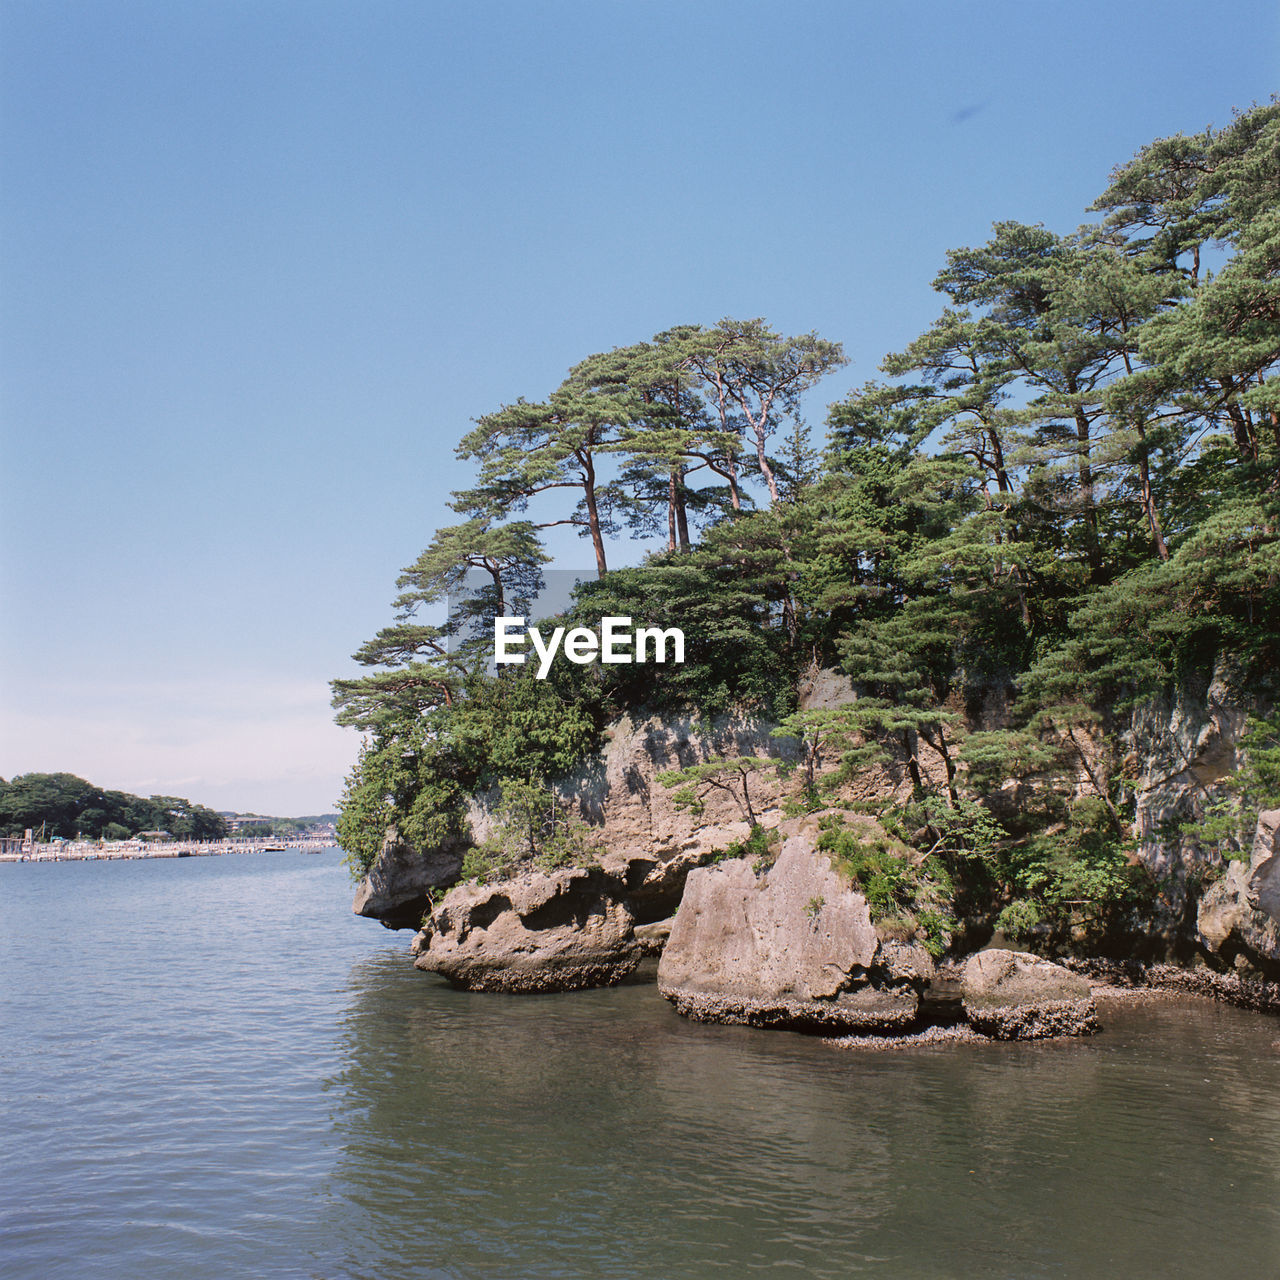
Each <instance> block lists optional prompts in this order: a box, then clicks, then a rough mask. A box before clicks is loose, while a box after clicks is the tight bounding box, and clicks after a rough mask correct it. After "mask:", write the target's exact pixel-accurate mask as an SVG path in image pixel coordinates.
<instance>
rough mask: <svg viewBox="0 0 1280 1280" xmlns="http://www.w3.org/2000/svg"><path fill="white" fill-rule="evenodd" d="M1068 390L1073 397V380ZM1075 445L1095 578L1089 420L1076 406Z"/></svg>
mask: <svg viewBox="0 0 1280 1280" xmlns="http://www.w3.org/2000/svg"><path fill="white" fill-rule="evenodd" d="M1068 390H1069V391H1071V393H1072V394H1073V395H1074V394H1075V390H1076V384H1075V380H1074V379H1072V380H1071V382H1069V383H1068ZM1075 420H1076V443H1077V444H1078V445H1079V454H1078V459H1079V460H1078V462H1077V466H1078V469H1079V475H1080V499H1081V501H1082V502H1083V504H1084V550H1085V557H1086V558H1087V559H1088V561H1089V573H1090V576H1091V577H1093V578H1095V579H1096V578H1097V577H1098V575H1099V574H1100V573H1101V572H1102V551H1101V548H1100V547H1099V545H1098V509H1097V506H1096V504H1095V501H1094V492H1093V466H1092V463H1091V461H1090V455H1089V446H1090V443H1091V442H1090V437H1089V418H1088V415H1087V414H1086V413H1085V411H1084V410H1083V409H1082V408H1080V406H1079V405H1077V406H1076V411H1075Z"/></svg>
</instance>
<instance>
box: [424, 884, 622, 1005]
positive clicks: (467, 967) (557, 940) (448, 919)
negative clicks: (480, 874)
mask: <svg viewBox="0 0 1280 1280" xmlns="http://www.w3.org/2000/svg"><path fill="white" fill-rule="evenodd" d="M622 894H623V885H622V884H621V883H620V882H619V881H618V880H617V878H616V877H614V876H611V875H609V874H608V873H607V872H606V871H604V870H603V869H602V868H600V867H589V868H585V869H583V868H570V869H565V870H561V871H552V872H545V871H527V872H525V873H523V874H522V875H520V876H517V877H515V878H513V879H511V880H503V881H499V882H498V883H496V884H489V885H480V884H476V883H474V882H471V883H468V884H464V885H459V886H458V887H457V888H455V889H452V890H451V891H450V892H449V893H448V894H447V895H446V896H445V898H444V900H443V901H442V902H441V903H440V905H439V906H438V907H437V908H436V910H435V913H434V915H433V917H432V919H431V920H430V921H429V922H428V923H427V925H426V926H425V927H424V928H423V929H422V931H421V932H420V933H419V934H418V935H417V937H415V938H414V940H413V946H412V952H413V954H414V956H415V957H416V959H415V960H414V964H415V965H417V967H418V968H419V969H423V970H426V971H427V972H430V973H438V974H440V975H442V976H443V977H445V978H447V979H448V980H449V981H450V982H451V983H453V984H454V985H455V986H458V987H465V988H467V989H469V990H472V991H512V992H527V991H574V990H578V989H580V988H583V987H605V986H611V985H612V984H614V983H616V982H621V981H622V979H623V978H625V977H626V976H627V974H629V973H630V972H631V971H632V969H634V968H635V967H636V965H638V964H639V963H640V958H641V947H640V944H639V943H638V942H637V941H636V937H635V933H634V925H635V918H634V916H632V914H631V912H630V911H628V910H627V908H626V907H625V906H624V905H623V904H622V901H621V898H622Z"/></svg>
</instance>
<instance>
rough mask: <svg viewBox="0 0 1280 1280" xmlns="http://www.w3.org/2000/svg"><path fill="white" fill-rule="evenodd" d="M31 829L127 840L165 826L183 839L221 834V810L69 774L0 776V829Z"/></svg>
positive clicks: (49, 833) (10, 831) (16, 833)
mask: <svg viewBox="0 0 1280 1280" xmlns="http://www.w3.org/2000/svg"><path fill="white" fill-rule="evenodd" d="M27 830H31V831H34V832H36V834H37V835H39V834H40V833H41V832H42V831H43V834H44V838H45V839H51V838H53V837H55V836H61V837H64V838H66V839H68V840H72V839H76V838H77V837H83V838H86V839H93V840H96V839H99V838H102V839H106V840H127V839H128V838H129V837H130V836H135V835H137V834H138V833H139V832H140V831H167V832H168V833H169V834H170V835H173V836H177V837H180V838H182V839H187V840H219V839H221V838H222V837H223V836H225V835H226V834H227V822H226V819H225V818H223V817H222V816H221V814H218V813H215V812H214V811H213V810H212V809H207V808H205V806H204V805H202V804H192V802H191V801H190V800H184V799H183V798H182V797H181V796H150V797H149V798H147V799H143V798H142V797H141V796H134V795H129V794H128V793H127V792H125V791H106V790H104V789H103V788H102V787H95V786H94V785H93V783H91V782H86V781H85V780H84V779H83V778H77V777H76V776H75V774H72V773H24V774H21V775H19V776H18V777H16V778H13V779H12V780H11V781H9V782H6V781H5V780H4V779H3V778H0V834H3V835H5V836H21V835H22V833H23V832H24V831H27Z"/></svg>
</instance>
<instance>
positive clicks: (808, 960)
mask: <svg viewBox="0 0 1280 1280" xmlns="http://www.w3.org/2000/svg"><path fill="white" fill-rule="evenodd" d="M815 825H816V824H812V823H810V824H808V827H807V829H806V828H803V827H802V829H801V830H799V831H795V826H796V824H784V827H783V829H784V831H785V830H788V829H791V830H792V831H793V832H794V833H793V834H790V835H789V837H788V838H787V839H786V840H785V842H784V844H783V846H782V852H781V853H780V855H779V857H778V860H777V862H776V863H775V864H774V866H773V867H772V868H770V869H769V870H768V871H765V872H762V873H757V871H756V870H755V869H754V868H753V866H752V864H751V863H749V862H748V861H747V860H745V859H734V860H732V861H728V862H722V863H719V864H717V865H715V866H711V867H704V868H702V869H700V870H695V871H692V872H690V873H689V877H688V880H687V881H686V883H685V891H684V898H683V900H682V901H681V904H680V910H679V912H678V913H677V915H676V918H675V924H674V925H673V927H672V930H671V936H670V938H669V939H668V941H667V945H666V948H665V949H664V950H663V953H662V961H661V963H660V964H659V966H658V989H659V990H660V991H661V992H662V994H663V995H664V996H665V997H666V998H667V999H668V1000H670V1001H671V1002H672V1003H673V1004H674V1005H675V1006H676V1009H677V1010H678V1011H679V1012H680V1013H682V1014H684V1015H685V1016H687V1017H691V1018H695V1019H698V1020H699V1021H705V1022H729V1023H746V1024H749V1025H751V1026H762V1027H793V1028H798V1029H807V1030H819V1029H821V1030H827V1031H832V1032H841V1031H855V1030H861V1031H869V1030H870V1031H893V1030H900V1029H903V1028H905V1027H907V1026H909V1025H910V1024H911V1023H912V1022H913V1020H914V1019H915V1016H916V1010H917V1008H918V1005H919V992H920V989H921V988H922V986H923V985H924V984H925V983H927V982H928V980H929V976H930V975H931V974H932V970H933V966H932V962H931V961H930V960H929V957H928V955H927V954H926V953H925V952H924V951H923V950H922V949H921V948H918V947H912V946H905V945H903V944H894V945H891V946H885V945H882V943H881V939H880V937H879V935H878V934H877V932H876V929H875V926H874V925H873V924H872V922H871V913H870V911H869V910H868V908H867V902H866V899H865V898H864V897H863V896H862V895H861V894H860V893H856V892H854V891H853V890H852V889H851V888H850V887H849V885H848V884H847V883H846V882H845V880H844V879H843V878H842V877H841V876H840V875H838V874H837V873H836V871H835V870H833V868H832V866H831V863H830V860H829V859H828V858H827V856H826V855H825V854H824V853H821V852H819V851H818V850H817V849H816V848H815V847H814V834H815V832H814V830H813V827H814V826H815Z"/></svg>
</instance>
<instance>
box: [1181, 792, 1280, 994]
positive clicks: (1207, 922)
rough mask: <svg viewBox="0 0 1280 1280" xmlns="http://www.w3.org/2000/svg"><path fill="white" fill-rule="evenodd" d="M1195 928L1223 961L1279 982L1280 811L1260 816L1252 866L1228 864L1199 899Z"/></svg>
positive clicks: (1211, 952)
mask: <svg viewBox="0 0 1280 1280" xmlns="http://www.w3.org/2000/svg"><path fill="white" fill-rule="evenodd" d="M1196 927H1197V929H1198V931H1199V935H1200V943H1201V945H1202V946H1203V947H1204V948H1205V950H1206V951H1208V952H1209V953H1210V954H1211V955H1213V956H1215V957H1217V958H1218V959H1219V960H1221V961H1222V962H1224V963H1226V964H1231V965H1234V966H1235V967H1236V968H1237V969H1239V970H1241V971H1242V972H1244V973H1246V974H1247V973H1250V972H1252V973H1254V974H1256V975H1258V976H1260V977H1264V978H1269V979H1272V980H1275V979H1277V978H1280V809H1271V810H1269V811H1268V812H1266V813H1263V814H1260V815H1259V817H1258V826H1257V830H1256V832H1255V834H1254V840H1253V850H1252V854H1251V856H1250V858H1249V861H1248V862H1247V863H1245V862H1229V863H1227V866H1226V869H1225V871H1224V873H1223V875H1222V878H1221V879H1219V880H1217V881H1215V882H1214V883H1213V884H1212V885H1210V886H1209V888H1208V889H1207V890H1206V891H1205V894H1204V897H1203V898H1202V899H1201V900H1200V906H1199V910H1198V912H1197V914H1196Z"/></svg>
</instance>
